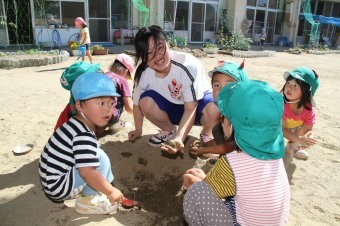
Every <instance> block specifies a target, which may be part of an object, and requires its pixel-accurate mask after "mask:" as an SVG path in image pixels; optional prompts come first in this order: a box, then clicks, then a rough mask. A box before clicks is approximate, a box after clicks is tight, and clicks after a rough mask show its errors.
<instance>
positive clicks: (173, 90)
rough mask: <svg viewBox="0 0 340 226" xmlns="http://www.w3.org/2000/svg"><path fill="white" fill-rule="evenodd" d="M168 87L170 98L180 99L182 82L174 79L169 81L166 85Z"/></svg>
mask: <svg viewBox="0 0 340 226" xmlns="http://www.w3.org/2000/svg"><path fill="white" fill-rule="evenodd" d="M168 88H169V91H170V95H171V97H172V98H174V99H176V100H180V99H181V98H182V84H178V83H177V81H176V79H173V80H172V81H171V84H169V85H168Z"/></svg>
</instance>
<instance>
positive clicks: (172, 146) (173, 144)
mask: <svg viewBox="0 0 340 226" xmlns="http://www.w3.org/2000/svg"><path fill="white" fill-rule="evenodd" d="M161 150H162V151H166V152H168V153H170V154H176V153H177V152H178V151H180V152H181V153H184V144H183V142H182V139H180V138H175V139H173V140H169V141H168V142H166V143H165V144H162V146H161Z"/></svg>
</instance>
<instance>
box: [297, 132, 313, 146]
mask: <svg viewBox="0 0 340 226" xmlns="http://www.w3.org/2000/svg"><path fill="white" fill-rule="evenodd" d="M299 144H300V145H301V146H302V148H308V147H310V146H313V145H315V144H317V140H315V139H313V132H312V131H309V132H307V133H306V134H305V135H304V136H299Z"/></svg>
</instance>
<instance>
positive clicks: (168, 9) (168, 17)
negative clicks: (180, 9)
mask: <svg viewBox="0 0 340 226" xmlns="http://www.w3.org/2000/svg"><path fill="white" fill-rule="evenodd" d="M175 7H176V1H173V0H164V21H166V22H174V19H175V18H174V16H175Z"/></svg>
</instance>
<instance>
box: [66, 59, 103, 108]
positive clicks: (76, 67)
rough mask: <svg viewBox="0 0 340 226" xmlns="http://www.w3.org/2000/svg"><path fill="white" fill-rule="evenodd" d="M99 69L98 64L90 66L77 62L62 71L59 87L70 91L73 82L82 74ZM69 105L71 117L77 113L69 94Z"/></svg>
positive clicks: (83, 62)
mask: <svg viewBox="0 0 340 226" xmlns="http://www.w3.org/2000/svg"><path fill="white" fill-rule="evenodd" d="M99 69H100V64H90V63H86V62H85V61H81V62H77V63H74V64H72V65H71V66H69V67H68V68H67V69H65V70H64V72H63V73H62V75H61V77H60V84H61V86H62V87H63V88H64V89H66V90H69V91H71V89H72V85H73V83H74V81H75V80H76V79H77V78H78V77H79V76H80V75H82V74H84V73H87V72H97V71H98V70H99ZM69 105H70V106H72V107H71V109H72V113H71V114H72V115H75V114H76V113H77V111H76V108H75V107H73V106H74V99H73V96H72V93H71V96H70V100H69Z"/></svg>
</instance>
